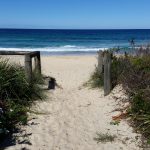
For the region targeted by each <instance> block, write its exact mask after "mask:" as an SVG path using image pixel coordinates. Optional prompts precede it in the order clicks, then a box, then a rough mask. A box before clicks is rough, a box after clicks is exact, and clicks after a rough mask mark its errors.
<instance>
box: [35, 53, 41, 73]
mask: <svg viewBox="0 0 150 150" xmlns="http://www.w3.org/2000/svg"><path fill="white" fill-rule="evenodd" d="M34 61H35V71H36V72H38V73H39V74H41V56H40V52H39V51H38V52H36V56H35V57H34Z"/></svg>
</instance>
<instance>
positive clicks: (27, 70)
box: [25, 54, 32, 82]
mask: <svg viewBox="0 0 150 150" xmlns="http://www.w3.org/2000/svg"><path fill="white" fill-rule="evenodd" d="M25 73H26V77H27V79H28V81H29V82H31V80H32V58H31V56H30V54H26V55H25Z"/></svg>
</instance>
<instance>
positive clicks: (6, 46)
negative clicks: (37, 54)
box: [0, 29, 150, 54]
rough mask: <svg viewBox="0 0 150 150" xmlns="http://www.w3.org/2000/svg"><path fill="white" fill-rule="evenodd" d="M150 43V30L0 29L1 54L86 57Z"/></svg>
mask: <svg viewBox="0 0 150 150" xmlns="http://www.w3.org/2000/svg"><path fill="white" fill-rule="evenodd" d="M131 39H134V41H135V44H136V45H142V44H148V43H150V29H136V30H133V29H130V30H127V29H126V30H121V29H118V30H69V29H68V30H64V29H63V30H57V29H0V50H4V51H12V50H13V51H41V52H42V53H47V54H71V53H72V54H80V53H82V54H86V53H95V52H96V51H98V50H104V49H107V48H115V47H118V46H119V47H121V48H125V47H126V48H129V47H130V43H129V40H131Z"/></svg>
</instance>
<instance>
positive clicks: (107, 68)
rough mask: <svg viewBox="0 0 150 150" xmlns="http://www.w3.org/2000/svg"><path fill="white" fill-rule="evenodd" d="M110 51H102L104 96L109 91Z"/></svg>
mask: <svg viewBox="0 0 150 150" xmlns="http://www.w3.org/2000/svg"><path fill="white" fill-rule="evenodd" d="M111 88H112V86H111V52H108V51H106V52H104V96H106V95H108V94H109V93H110V91H111Z"/></svg>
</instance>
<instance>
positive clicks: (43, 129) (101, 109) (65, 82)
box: [6, 55, 140, 150]
mask: <svg viewBox="0 0 150 150" xmlns="http://www.w3.org/2000/svg"><path fill="white" fill-rule="evenodd" d="M10 61H16V62H20V64H23V62H24V61H23V58H21V57H13V59H12V57H11V58H10ZM41 63H42V73H43V74H44V75H46V76H51V77H54V78H56V81H57V84H58V85H59V87H56V89H55V90H48V91H46V94H47V98H46V100H45V101H40V102H39V101H38V102H36V104H35V105H33V108H32V110H34V111H36V112H38V113H36V114H35V113H34V114H33V113H29V122H28V125H26V126H23V127H22V130H23V132H22V134H26V135H28V136H27V137H26V138H27V139H26V140H27V141H28V142H24V143H21V141H23V140H24V139H22V138H21V137H20V138H19V139H18V140H19V142H20V144H16V145H14V146H10V147H7V148H6V149H7V150H20V149H23V148H26V149H29V150H129V149H130V150H139V149H140V147H139V142H140V135H138V134H137V133H135V132H134V130H133V128H132V127H131V126H129V124H128V122H127V120H126V119H123V120H121V121H120V123H119V124H118V125H112V124H111V121H112V116H114V115H117V114H118V113H119V112H118V111H115V109H116V108H117V107H118V102H117V101H116V99H115V98H114V97H117V98H118V99H124V98H126V96H125V95H124V93H123V91H122V90H121V88H120V87H118V86H117V87H116V88H115V89H114V90H113V91H112V93H111V94H110V95H109V96H106V97H104V92H103V89H91V88H90V87H88V86H84V84H85V83H86V82H87V81H88V80H89V78H90V75H91V74H92V72H93V71H94V69H95V65H97V56H96V55H76V56H42V57H41ZM97 133H102V134H106V133H108V134H111V135H115V137H116V138H115V139H114V141H112V142H99V143H98V142H97V141H96V140H94V139H95V138H96V137H97Z"/></svg>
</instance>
